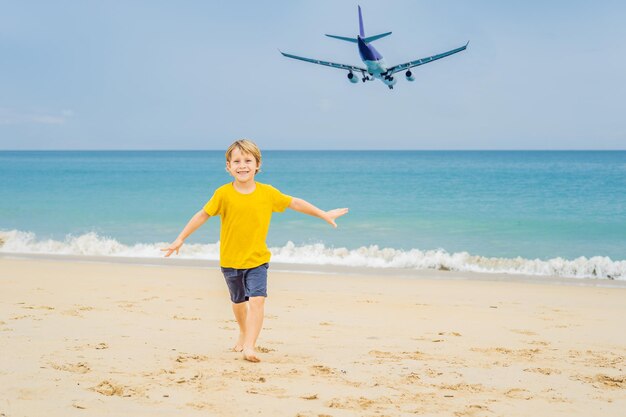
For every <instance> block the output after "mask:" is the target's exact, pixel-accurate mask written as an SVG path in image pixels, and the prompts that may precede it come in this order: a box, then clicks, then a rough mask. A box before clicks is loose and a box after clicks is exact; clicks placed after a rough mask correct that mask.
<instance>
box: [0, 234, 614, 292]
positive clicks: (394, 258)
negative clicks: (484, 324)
mask: <svg viewBox="0 0 626 417" xmlns="http://www.w3.org/2000/svg"><path fill="white" fill-rule="evenodd" d="M168 245H169V243H168V242H156V243H138V244H135V245H124V244H122V243H120V242H118V241H117V240H115V239H112V238H108V237H103V236H99V235H98V234H96V233H93V232H92V233H85V234H82V235H80V236H73V235H68V236H66V237H65V239H64V240H62V241H61V240H52V239H47V240H38V239H37V237H36V235H35V234H34V233H31V232H23V231H19V230H10V231H0V253H12V254H18V253H23V254H33V253H36V254H55V255H90V256H123V257H131V258H159V257H162V256H163V252H161V248H164V247H167V246H168ZM270 250H271V252H272V260H273V261H275V262H283V263H291V264H313V265H341V266H353V267H369V268H407V269H438V270H451V271H471V272H487V273H507V274H524V275H542V276H553V277H568V278H597V279H616V280H626V260H620V261H614V260H611V258H609V257H606V256H594V257H591V258H586V257H579V258H576V259H563V258H552V259H548V260H541V259H525V258H521V257H517V258H489V257H484V256H479V255H471V254H469V253H467V252H455V253H448V252H446V251H445V250H443V249H437V250H424V251H422V250H419V249H411V250H400V249H393V248H380V247H378V246H376V245H373V246H368V247H360V248H358V249H347V248H333V247H326V246H325V245H324V244H321V243H319V244H311V245H295V244H294V243H292V242H288V243H287V244H286V245H285V246H282V247H273V248H270ZM178 257H179V258H183V259H207V260H218V259H219V242H217V243H209V244H194V243H192V244H185V246H184V247H183V250H181V252H180V254H179V255H178Z"/></svg>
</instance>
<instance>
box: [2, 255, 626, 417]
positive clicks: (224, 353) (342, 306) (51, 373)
mask: <svg viewBox="0 0 626 417" xmlns="http://www.w3.org/2000/svg"><path fill="white" fill-rule="evenodd" d="M441 277H442V275H433V274H429V273H424V274H423V276H422V277H420V278H419V279H415V278H410V277H409V278H407V277H402V276H397V275H394V274H391V273H386V272H385V271H384V270H381V271H374V272H372V271H369V273H368V274H352V273H339V274H321V273H303V272H280V271H275V270H273V269H272V268H271V269H270V282H269V298H268V300H267V304H266V320H265V324H264V329H263V332H262V333H261V337H260V339H259V350H260V353H259V355H260V357H261V359H262V362H261V363H259V364H252V363H249V362H246V361H244V360H243V359H242V358H241V355H240V354H237V353H234V352H232V351H231V350H230V348H231V347H232V345H233V343H234V341H235V339H236V336H237V324H236V323H235V321H234V319H233V317H232V312H231V309H230V301H229V299H228V292H227V289H226V285H225V284H224V282H223V278H222V276H221V273H220V272H219V270H218V269H216V268H197V267H189V266H145V265H132V264H106V263H91V262H77V261H76V260H72V261H64V260H45V259H10V258H0V288H1V289H2V290H1V291H0V416H3V417H13V416H42V415H46V416H51V417H54V416H59V417H61V416H63V417H65V416H74V415H76V416H90V417H92V416H109V415H110V416H121V415H133V416H144V415H145V416H148V415H150V416H153V415H192V416H193V415H198V416H241V415H247V414H251V415H261V416H294V417H295V416H316V417H319V416H333V417H340V416H413V415H426V416H430V415H432V416H435V415H436V416H500V415H501V416H527V415H531V414H533V415H550V416H555V415H563V416H574V415H580V416H603V417H607V416H621V415H623V410H624V409H626V332H624V331H623V328H624V325H623V318H624V317H626V302H625V301H626V288H609V287H598V286H593V285H585V286H580V285H567V283H565V284H564V283H563V282H546V283H537V282H525V281H523V280H515V279H514V277H511V279H508V278H506V277H505V278H503V279H498V280H494V277H493V276H486V275H485V276H482V275H479V274H471V273H465V274H462V273H456V274H451V275H450V277H453V278H454V279H445V278H441ZM433 278H435V279H433ZM464 278H467V279H464ZM572 283H574V282H573V281H572Z"/></svg>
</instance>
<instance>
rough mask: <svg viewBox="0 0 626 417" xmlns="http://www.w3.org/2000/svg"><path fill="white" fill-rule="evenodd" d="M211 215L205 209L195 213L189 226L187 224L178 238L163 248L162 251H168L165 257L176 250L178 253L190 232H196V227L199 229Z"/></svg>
mask: <svg viewBox="0 0 626 417" xmlns="http://www.w3.org/2000/svg"><path fill="white" fill-rule="evenodd" d="M209 217H211V216H209V215H208V214H206V212H205V211H204V210H200V211H199V212H197V213H196V214H194V215H193V217H192V218H191V220H189V222H188V223H187V226H185V228H184V229H183V231H182V232H180V234H179V235H178V237H177V238H176V240H175V241H174V242H172V244H171V245H169V246H168V247H167V248H163V249H161V251H162V252H167V253H166V254H165V257H166V258H167V257H168V256H170V255H171V254H172V253H173V252H174V251H176V255H178V250H179V249H180V247H181V246H183V243H185V239H187V238H188V237H189V235H190V234H192V233H193V232H195V231H196V229H198V227H200V226H202V225H203V224H204V222H206V221H207V220H209Z"/></svg>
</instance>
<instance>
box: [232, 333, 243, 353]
mask: <svg viewBox="0 0 626 417" xmlns="http://www.w3.org/2000/svg"><path fill="white" fill-rule="evenodd" d="M245 338H246V335H245V334H243V333H239V340H237V344H236V345H235V346H233V350H234V351H235V352H243V341H244V339H245Z"/></svg>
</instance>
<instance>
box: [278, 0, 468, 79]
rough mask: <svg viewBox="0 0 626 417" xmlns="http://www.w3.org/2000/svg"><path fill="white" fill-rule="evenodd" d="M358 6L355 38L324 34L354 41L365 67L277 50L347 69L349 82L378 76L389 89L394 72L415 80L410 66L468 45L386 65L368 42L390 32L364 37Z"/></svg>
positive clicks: (457, 50) (295, 57)
mask: <svg viewBox="0 0 626 417" xmlns="http://www.w3.org/2000/svg"><path fill="white" fill-rule="evenodd" d="M358 8H359V35H357V37H356V38H348V37H345V36H337V35H328V34H326V36H328V37H329V38H334V39H340V40H342V41H347V42H352V43H356V44H357V45H358V47H359V55H360V56H361V61H363V63H364V64H365V66H366V68H363V67H358V66H355V65H346V64H337V63H335V62H329V61H322V60H319V59H311V58H305V57H301V56H297V55H291V54H287V53H285V52H283V51H281V50H279V52H280V53H281V54H283V56H285V57H287V58H293V59H299V60H300V61H305V62H311V63H313V64H319V65H325V66H327V67H332V68H339V69H343V70H348V80H350V82H351V83H353V84H354V83H358V82H359V79H358V77H357V76H356V75H355V74H354V73H355V72H357V73H358V72H360V73H361V74H362V78H361V80H362V81H363V82H365V81H374V80H375V79H377V78H378V79H379V80H381V81H382V82H383V83H384V84H385V85H387V87H389V89H390V90H393V86H394V85H395V84H396V82H397V80H396V78H395V77H394V76H393V75H394V74H395V73H397V72H400V71H404V70H407V72H406V73H405V74H404V75H405V77H406V79H407V81H415V76H414V75H413V73H412V72H411V68H413V67H417V66H420V65H424V64H428V63H430V62H433V61H436V60H438V59H441V58H445V57H447V56H450V55H453V54H456V53H457V52H461V51H464V50H465V49H466V48H467V45H469V41H468V42H467V43H466V44H465V45H463V46H461V47H459V48H456V49H452V50H450V51H447V52H444V53H441V54H437V55H433V56H429V57H426V58H421V59H416V60H415V61H409V62H406V63H404V64H400V65H394V66H392V67H388V66H387V63H386V62H385V60H384V59H383V57H382V55H381V54H380V53H379V52H378V51H377V50H376V49H375V48H374V47H373V46H372V45H370V42H373V41H375V40H377V39H380V38H384V37H385V36H388V35H391V32H385V33H381V34H380V35H374V36H368V37H366V36H365V31H364V30H363V17H362V15H361V6H358Z"/></svg>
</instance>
